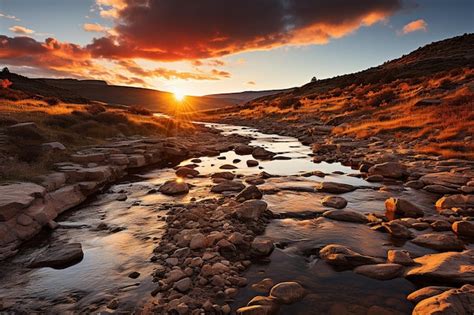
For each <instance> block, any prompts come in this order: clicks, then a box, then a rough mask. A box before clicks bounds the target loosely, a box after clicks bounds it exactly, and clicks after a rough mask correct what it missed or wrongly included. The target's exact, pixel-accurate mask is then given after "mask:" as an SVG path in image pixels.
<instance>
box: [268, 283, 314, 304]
mask: <svg viewBox="0 0 474 315" xmlns="http://www.w3.org/2000/svg"><path fill="white" fill-rule="evenodd" d="M305 295H306V290H305V289H304V288H303V287H302V286H301V284H299V283H298V282H293V281H291V282H281V283H278V284H277V285H275V286H274V287H273V288H272V289H271V290H270V297H273V298H276V299H277V300H278V301H279V302H280V303H283V304H292V303H295V302H298V301H300V300H302V299H303V298H304V296H305Z"/></svg>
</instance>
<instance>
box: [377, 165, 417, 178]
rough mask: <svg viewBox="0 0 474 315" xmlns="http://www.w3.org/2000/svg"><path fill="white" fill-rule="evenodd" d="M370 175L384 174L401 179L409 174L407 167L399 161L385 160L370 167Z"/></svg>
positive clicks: (384, 175)
mask: <svg viewBox="0 0 474 315" xmlns="http://www.w3.org/2000/svg"><path fill="white" fill-rule="evenodd" d="M369 175H382V176H383V177H388V178H394V179H401V178H404V177H406V176H407V175H408V172H407V170H406V167H405V166H404V165H402V164H400V163H398V162H385V163H381V164H376V165H374V166H372V167H371V168H369Z"/></svg>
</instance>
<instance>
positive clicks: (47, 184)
mask: <svg viewBox="0 0 474 315" xmlns="http://www.w3.org/2000/svg"><path fill="white" fill-rule="evenodd" d="M38 179H39V180H41V186H43V187H44V188H46V190H47V191H53V190H56V189H59V188H61V187H62V186H64V184H66V175H65V174H64V173H59V172H55V173H49V174H47V175H42V176H39V177H38Z"/></svg>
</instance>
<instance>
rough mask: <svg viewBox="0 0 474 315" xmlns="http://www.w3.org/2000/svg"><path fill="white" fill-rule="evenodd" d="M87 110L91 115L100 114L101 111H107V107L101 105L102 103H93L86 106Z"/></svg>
mask: <svg viewBox="0 0 474 315" xmlns="http://www.w3.org/2000/svg"><path fill="white" fill-rule="evenodd" d="M86 110H87V112H88V113H89V114H91V115H97V114H100V113H103V112H106V111H107V109H106V108H105V107H104V106H102V105H100V104H91V105H89V106H87V107H86Z"/></svg>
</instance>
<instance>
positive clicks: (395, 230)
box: [382, 221, 413, 239]
mask: <svg viewBox="0 0 474 315" xmlns="http://www.w3.org/2000/svg"><path fill="white" fill-rule="evenodd" d="M382 226H383V228H385V230H386V231H387V232H388V233H390V235H391V236H392V237H394V238H400V239H410V238H412V237H413V233H412V232H411V231H410V230H409V229H408V228H407V227H406V226H404V225H402V224H400V223H398V222H397V221H390V222H386V223H385V222H384V223H382Z"/></svg>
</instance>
